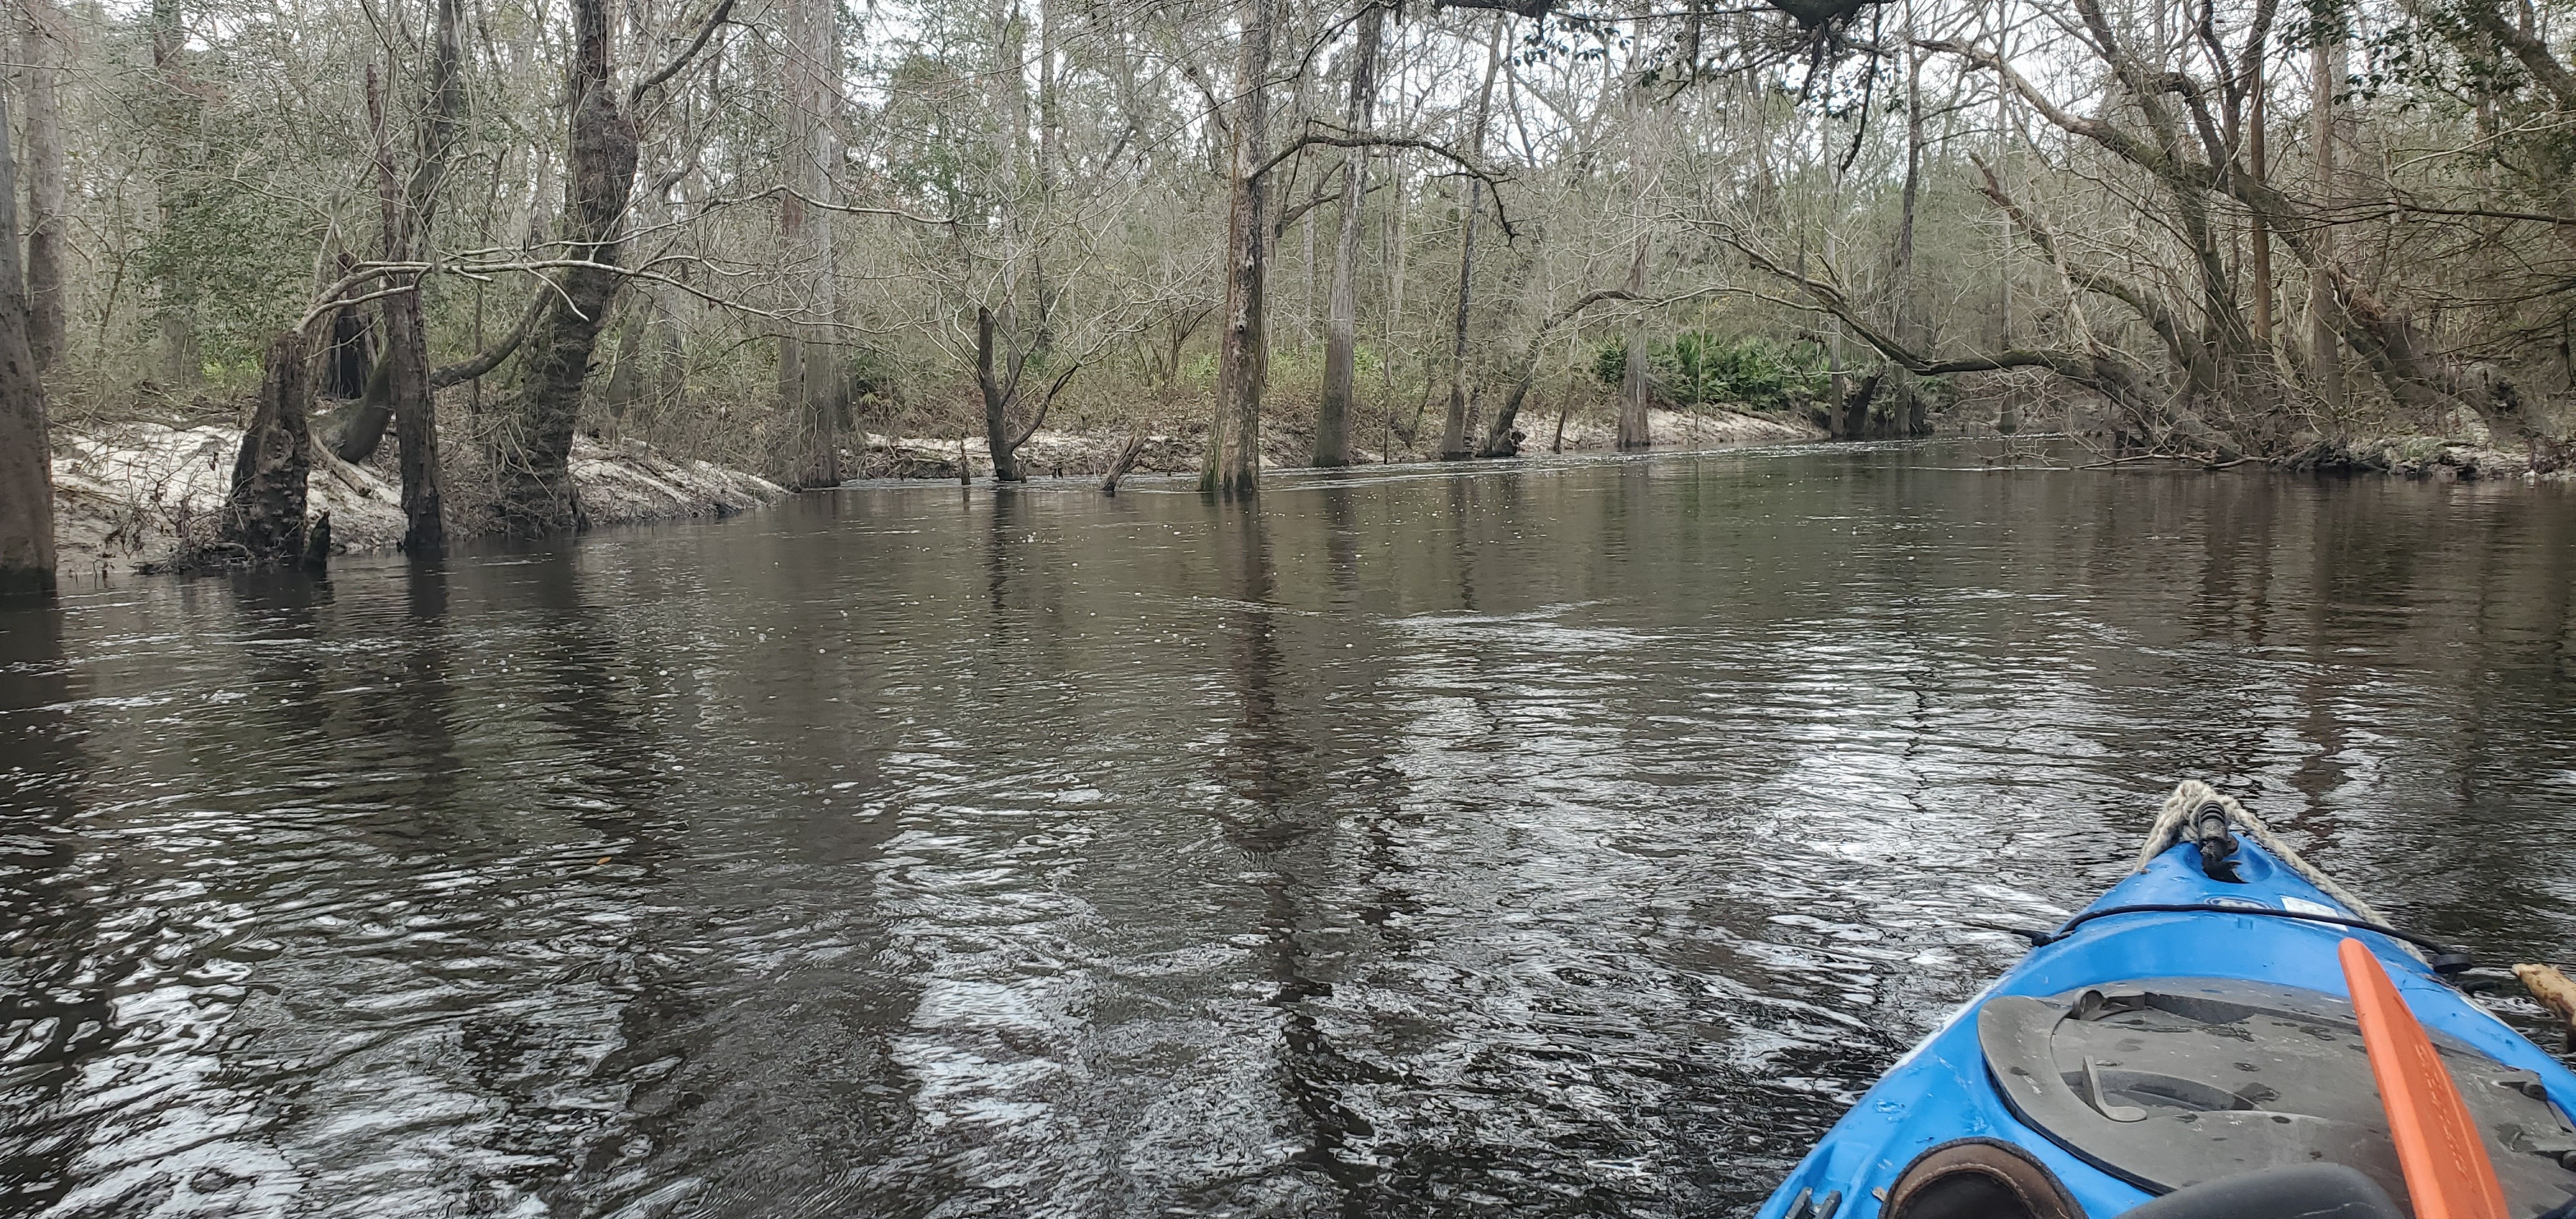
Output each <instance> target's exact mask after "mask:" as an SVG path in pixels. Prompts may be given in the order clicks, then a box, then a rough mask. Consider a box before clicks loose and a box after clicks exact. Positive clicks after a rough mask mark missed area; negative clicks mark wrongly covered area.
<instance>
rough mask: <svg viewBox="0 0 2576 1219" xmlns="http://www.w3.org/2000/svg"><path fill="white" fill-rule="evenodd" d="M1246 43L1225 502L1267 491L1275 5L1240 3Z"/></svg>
mask: <svg viewBox="0 0 2576 1219" xmlns="http://www.w3.org/2000/svg"><path fill="white" fill-rule="evenodd" d="M1241 3H1242V15H1243V42H1242V47H1241V54H1240V56H1239V57H1238V59H1237V61H1236V65H1235V73H1234V80H1235V98H1236V101H1235V112H1234V123H1233V128H1234V131H1233V136H1234V164H1233V166H1232V168H1231V169H1230V170H1229V171H1228V173H1227V177H1228V180H1229V185H1230V188H1231V189H1230V192H1229V193H1230V194H1231V195H1232V196H1233V197H1232V199H1231V200H1230V203H1231V206H1230V208H1229V209H1228V211H1229V216H1228V220H1229V223H1228V225H1227V228H1226V283H1225V330H1224V333H1223V334H1222V335H1220V336H1219V347H1218V359H1217V418H1216V427H1215V428H1214V429H1213V433H1214V434H1213V435H1212V436H1211V437H1210V439H1211V441H1212V443H1211V444H1210V445H1209V446H1208V457H1209V461H1210V465H1211V468H1210V469H1209V471H1208V477H1207V478H1206V479H1204V480H1203V481H1204V482H1205V483H1206V484H1207V485H1208V489H1211V490H1214V491H1217V492H1219V493H1221V494H1224V495H1229V496H1233V495H1251V494H1253V493H1254V492H1257V491H1259V490H1260V489H1261V396H1262V390H1263V389H1264V384H1263V383H1264V382H1265V381H1266V380H1267V379H1268V375H1269V368H1268V364H1269V359H1268V356H1269V352H1268V350H1267V349H1266V346H1265V344H1266V342H1267V337H1268V336H1267V332H1266V330H1265V328H1264V317H1263V312H1262V291H1263V288H1264V287H1265V285H1264V283H1263V278H1264V272H1265V270H1266V267H1265V263H1266V259H1265V258H1264V254H1265V253H1266V247H1268V245H1269V244H1270V243H1269V242H1268V241H1267V240H1265V239H1264V237H1265V233H1264V230H1265V229H1267V228H1268V227H1269V215H1268V213H1269V207H1268V196H1269V183H1268V182H1267V181H1266V180H1265V175H1262V174H1259V173H1256V172H1255V171H1256V170H1258V169H1259V168H1260V166H1261V163H1262V162H1263V161H1265V160H1267V159H1269V155H1270V153H1269V148H1270V85H1269V76H1270V35H1271V29H1270V26H1271V22H1272V20H1273V19H1274V17H1275V0H1241Z"/></svg>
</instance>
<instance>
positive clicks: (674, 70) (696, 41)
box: [626, 0, 811, 110]
mask: <svg viewBox="0 0 2576 1219" xmlns="http://www.w3.org/2000/svg"><path fill="white" fill-rule="evenodd" d="M733 5H734V0H716V11H714V12H712V13H709V14H707V19H706V20H705V21H704V22H702V23H700V24H699V26H698V36H697V37H695V38H692V39H690V40H689V45H688V47H687V48H686V49H684V50H682V51H681V52H680V53H679V54H677V55H674V56H672V57H671V62H669V63H666V64H663V65H662V66H661V67H660V68H657V69H655V70H654V72H653V74H652V75H651V76H647V77H645V78H644V79H642V80H639V81H636V82H635V87H634V88H632V89H629V90H627V91H626V108H627V109H629V110H632V109H634V108H635V104H636V103H638V102H641V101H643V100H644V95H645V94H647V93H650V92H652V91H653V90H655V89H657V88H660V87H661V85H662V82H664V81H666V80H669V79H671V78H672V77H674V76H677V75H679V74H680V69H682V68H685V67H688V66H689V61H690V60H693V59H696V58H697V57H698V52H699V51H702V50H704V49H706V45H707V39H709V38H711V37H714V35H715V32H716V28H717V27H718V26H721V25H723V24H724V23H725V18H727V17H730V16H732V15H733ZM808 53H809V54H810V53H811V52H810V49H809V51H808Z"/></svg>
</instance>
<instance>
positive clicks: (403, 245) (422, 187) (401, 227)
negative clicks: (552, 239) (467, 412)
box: [381, 0, 465, 558]
mask: <svg viewBox="0 0 2576 1219" xmlns="http://www.w3.org/2000/svg"><path fill="white" fill-rule="evenodd" d="M432 2H433V3H434V4H436V5H437V8H436V10H435V11H436V19H435V22H434V23H433V25H432V27H431V45H432V48H433V50H432V52H431V58H430V79H429V106H428V108H427V110H426V111H425V112H424V114H423V115H422V118H421V126H420V135H419V147H420V159H419V160H418V161H417V162H415V163H414V164H413V166H412V176H411V185H410V188H409V190H408V191H406V192H404V193H402V194H396V193H395V191H394V179H393V164H392V158H391V156H390V155H389V154H387V155H385V156H384V158H383V160H384V164H383V169H382V174H383V179H382V183H381V185H382V188H383V190H384V192H385V225H386V228H385V247H386V249H387V250H389V251H400V254H398V255H397V256H398V257H409V258H422V257H426V256H427V254H428V251H429V248H430V227H431V224H432V222H433V221H434V220H435V218H436V216H437V213H438V190H439V186H440V185H441V181H440V180H441V179H442V178H444V177H445V176H446V174H447V154H448V150H449V149H451V148H453V147H454V146H455V144H456V139H457V135H458V132H459V129H460V128H461V126H462V124H463V115H464V110H465V94H464V89H463V86H462V84H461V83H460V82H459V80H458V79H457V75H458V63H459V61H460V59H461V55H460V52H459V47H458V44H457V37H456V22H457V16H458V14H457V0H432ZM427 289H428V283H427V281H426V277H424V279H423V282H422V283H421V284H420V286H419V287H418V288H417V289H415V290H414V291H411V292H406V293H403V294H401V295H398V296H389V297H386V298H385V308H384V318H385V379H386V386H387V388H388V389H389V390H390V391H391V392H390V394H389V395H388V398H389V400H390V402H391V404H392V407H393V413H394V441H395V443H396V444H397V445H399V446H400V454H401V455H400V458H399V460H398V464H399V465H400V466H401V469H402V505H403V521H404V526H403V551H404V552H405V553H407V554H410V555H411V556H413V557H415V558H425V557H430V556H434V555H438V554H443V553H445V552H446V550H447V514H446V504H445V493H444V490H445V489H444V486H443V483H444V481H445V479H444V477H443V476H442V474H441V472H440V469H439V461H438V401H437V397H436V395H435V394H433V393H432V392H431V389H430V385H429V334H428V329H427V327H426V326H424V325H423V323H422V321H421V299H420V294H421V292H423V291H426V290H427Z"/></svg>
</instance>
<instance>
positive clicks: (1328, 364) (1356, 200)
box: [1315, 0, 1386, 466]
mask: <svg viewBox="0 0 2576 1219" xmlns="http://www.w3.org/2000/svg"><path fill="white" fill-rule="evenodd" d="M1385 21H1386V9H1385V8H1383V7H1382V6H1380V5H1378V4H1377V3H1375V2H1374V0H1371V2H1370V3H1369V4H1368V6H1367V7H1366V8H1364V9H1362V10H1361V12H1360V16H1359V45H1358V46H1357V47H1356V48H1354V50H1353V51H1352V54H1351V119H1350V122H1351V134H1352V135H1355V136H1358V137H1360V138H1362V139H1365V138H1367V137H1368V133H1369V123H1370V111H1371V109H1372V108H1374V106H1375V105H1376V102H1377V49H1378V39H1379V31H1380V29H1381V28H1382V27H1383V26H1384V24H1385ZM1367 193H1368V150H1367V149H1365V148H1354V149H1351V150H1350V152H1349V154H1348V155H1346V156H1344V157H1343V158H1342V217H1341V233H1340V236H1339V237H1338V238H1337V239H1336V240H1335V241H1334V243H1333V282H1332V287H1331V289H1330V294H1331V299H1330V300H1328V301H1327V302H1326V304H1325V309H1326V311H1327V314H1328V316H1327V318H1326V320H1325V323H1324V397H1323V401H1322V402H1321V403H1320V404H1319V405H1317V407H1316V408H1315V464H1316V465H1319V466H1342V465H1349V464H1350V460H1351V440H1350V419H1351V378H1352V373H1353V366H1354V363H1355V359H1354V354H1355V351H1356V348H1357V346H1358V341H1359V312H1360V310H1359V293H1358V290H1357V284H1356V281H1357V279H1358V278H1359V261H1360V212H1361V201H1362V200H1363V199H1365V198H1366V196H1367Z"/></svg>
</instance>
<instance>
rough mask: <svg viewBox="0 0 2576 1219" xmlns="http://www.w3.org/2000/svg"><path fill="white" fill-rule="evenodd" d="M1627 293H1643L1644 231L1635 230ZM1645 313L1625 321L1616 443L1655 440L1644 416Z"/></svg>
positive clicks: (1631, 445)
mask: <svg viewBox="0 0 2576 1219" xmlns="http://www.w3.org/2000/svg"><path fill="white" fill-rule="evenodd" d="M1628 294H1629V295H1630V296H1631V297H1634V298H1637V299H1641V300H1642V299H1644V297H1645V295H1646V234H1644V233H1642V232H1641V233H1639V234H1637V258H1636V261H1634V262H1632V263H1630V264H1628ZM1646 378H1647V367H1646V315H1645V314H1643V313H1639V314H1638V315H1637V316H1636V317H1635V318H1634V319H1632V320H1631V321H1630V322H1629V323H1628V366H1627V368H1626V370H1625V371H1623V372H1622V373H1621V374H1620V377H1619V447H1620V448H1622V449H1642V448H1645V447H1647V446H1648V445H1651V444H1653V443H1655V438H1654V434H1653V432H1652V431H1650V430H1649V429H1648V428H1647V419H1646Z"/></svg>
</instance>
